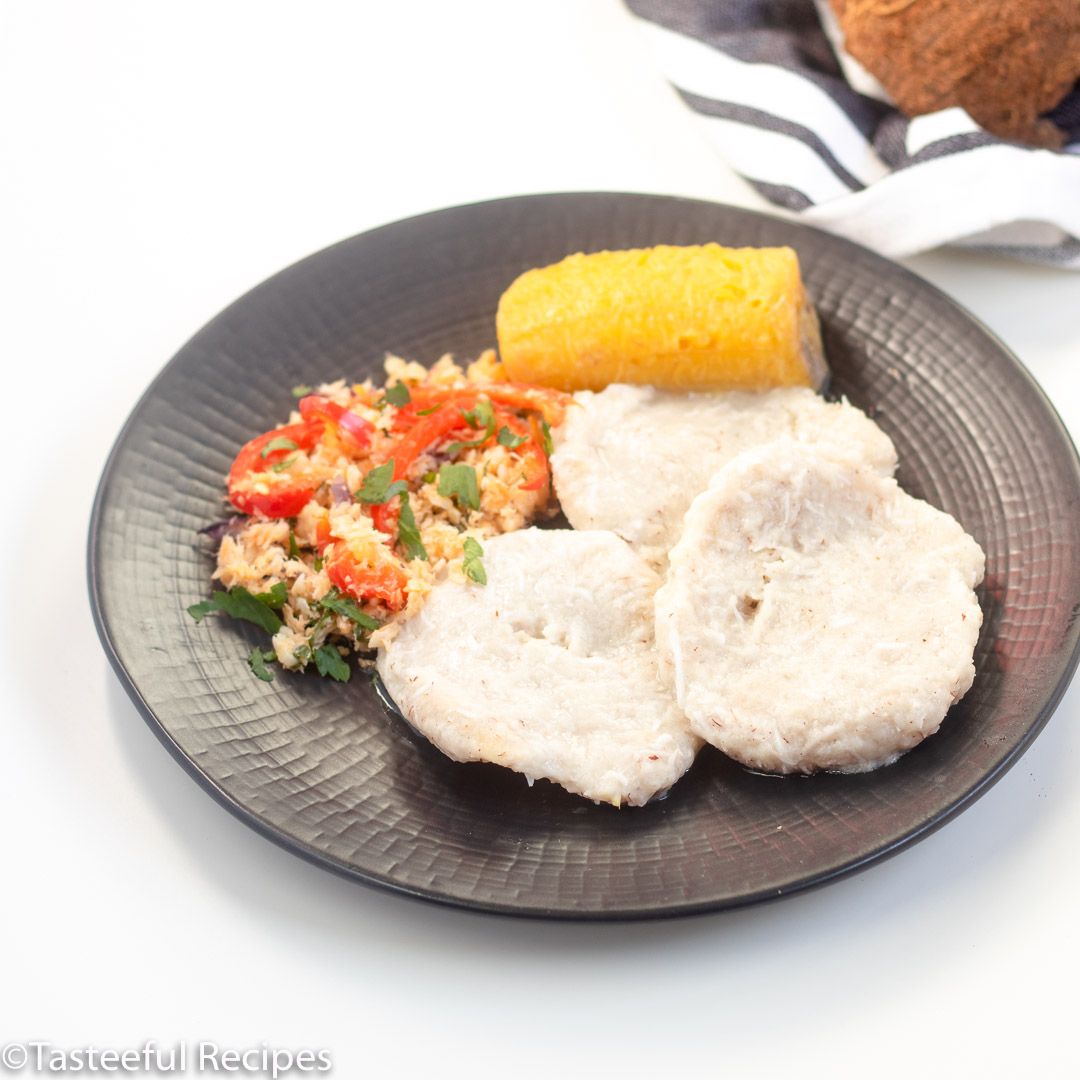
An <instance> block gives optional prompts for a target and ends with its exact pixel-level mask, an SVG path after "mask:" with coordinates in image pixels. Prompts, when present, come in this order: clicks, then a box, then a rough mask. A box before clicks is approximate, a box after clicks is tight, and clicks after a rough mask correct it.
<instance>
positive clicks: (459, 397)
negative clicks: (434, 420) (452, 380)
mask: <svg viewBox="0 0 1080 1080" xmlns="http://www.w3.org/2000/svg"><path fill="white" fill-rule="evenodd" d="M409 394H410V397H411V401H410V403H409V404H408V405H406V406H405V407H404V408H405V409H407V410H411V411H413V412H417V411H422V410H424V409H429V408H431V406H432V405H437V404H438V403H440V402H443V401H450V402H453V403H454V404H455V405H457V406H458V407H459V408H462V409H471V408H474V407H475V405H476V400H477V398H478V397H479V396H480V395H483V396H484V397H486V398H488V400H489V401H490V402H491V403H492V405H502V406H504V407H506V408H509V409H535V410H536V411H537V412H539V413H540V414H541V415H542V416H543V417H544V419H545V420H546V421H547V422H548V423H549V424H551V426H552V427H557V426H558V425H559V424H561V423H562V422H563V419H564V418H565V416H566V408H567V406H568V405H569V404H570V402H571V401H573V398H572V397H571V396H570V395H569V394H564V393H563V392H562V391H561V390H551V389H549V388H548V387H546V386H530V385H529V384H528V383H510V382H493V383H474V384H472V385H470V386H462V387H456V388H455V387H450V386H423V385H422V386H413V387H410V388H409ZM442 411H443V410H442V409H439V412H442ZM431 415H432V416H436V415H438V414H437V413H432V414H431Z"/></svg>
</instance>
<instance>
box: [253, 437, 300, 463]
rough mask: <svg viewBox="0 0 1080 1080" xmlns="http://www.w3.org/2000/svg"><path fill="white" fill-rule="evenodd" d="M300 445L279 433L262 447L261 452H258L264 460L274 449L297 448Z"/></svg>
mask: <svg viewBox="0 0 1080 1080" xmlns="http://www.w3.org/2000/svg"><path fill="white" fill-rule="evenodd" d="M299 449H300V447H299V446H297V445H296V443H294V442H293V441H292V439H286V438H285V436H284V435H279V436H278V437H277V438H276V439H271V440H270V441H269V442H268V443H267V444H266V445H265V446H264V447H263V448H262V453H261V454H259V457H261V458H262V459H263V460H264V461H265V460H266V459H267V458H268V457H269V456H270V455H271V454H272V453H273V452H274V451H275V450H299Z"/></svg>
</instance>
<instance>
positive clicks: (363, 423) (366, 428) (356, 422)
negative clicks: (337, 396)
mask: <svg viewBox="0 0 1080 1080" xmlns="http://www.w3.org/2000/svg"><path fill="white" fill-rule="evenodd" d="M338 426H339V427H342V428H344V429H345V430H346V431H347V432H348V433H349V434H350V435H351V436H352V437H353V438H354V439H355V440H356V441H357V442H358V443H359V444H360V445H361V446H370V445H371V436H372V433H373V432H374V431H375V425H374V424H372V423H371V421H370V420H365V419H364V418H363V417H362V416H357V415H356V413H354V412H351V411H350V410H349V409H346V410H345V411H344V412H343V413H342V414H341V418H340V419H339V420H338Z"/></svg>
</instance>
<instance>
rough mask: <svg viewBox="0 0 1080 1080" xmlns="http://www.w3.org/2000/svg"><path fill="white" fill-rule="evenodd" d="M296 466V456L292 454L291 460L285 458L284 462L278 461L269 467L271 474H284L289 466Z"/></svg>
mask: <svg viewBox="0 0 1080 1080" xmlns="http://www.w3.org/2000/svg"><path fill="white" fill-rule="evenodd" d="M295 464H296V455H295V454H293V456H292V457H291V458H286V459H285V460H284V461H279V462H278V463H277V464H276V465H271V466H270V471H271V472H276V473H279V472H284V471H285V470H286V469H287V468H288V467H289V466H290V465H295Z"/></svg>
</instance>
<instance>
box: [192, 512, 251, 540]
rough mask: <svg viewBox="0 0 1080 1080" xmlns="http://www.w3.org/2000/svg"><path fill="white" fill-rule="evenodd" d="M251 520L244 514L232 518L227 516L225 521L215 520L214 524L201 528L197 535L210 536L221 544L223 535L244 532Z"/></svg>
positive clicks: (234, 534) (235, 534) (236, 534)
mask: <svg viewBox="0 0 1080 1080" xmlns="http://www.w3.org/2000/svg"><path fill="white" fill-rule="evenodd" d="M249 521H250V518H247V517H244V516H243V515H242V514H236V515H234V516H233V517H231V518H226V519H225V520H224V521H215V522H214V523H213V524H212V525H207V526H206V527H205V528H203V529H199V531H198V533H197V534H196V535H198V536H206V537H209V539H211V540H213V541H214V542H215V543H217V544H220V543H221V538H222V537H223V536H238V535H239V534H240V533H242V532H243V531H244V529H246V528H247V526H248V522H249Z"/></svg>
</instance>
